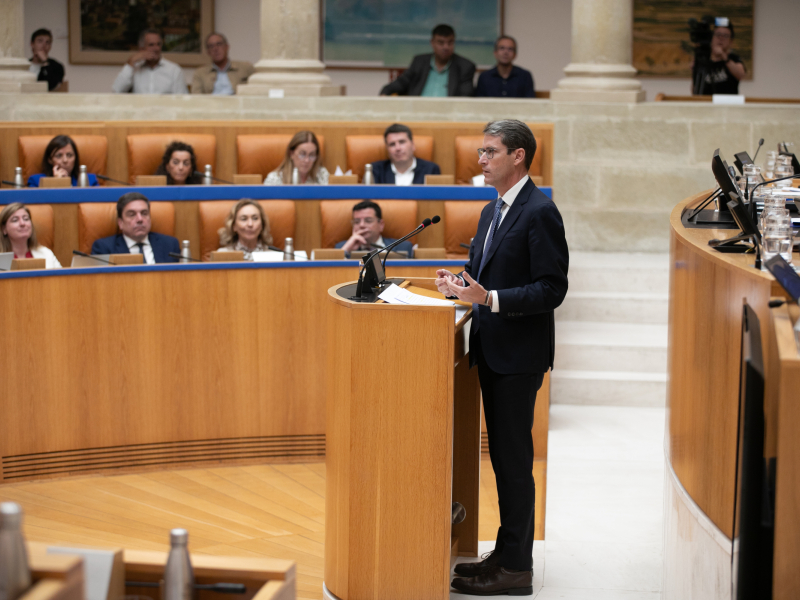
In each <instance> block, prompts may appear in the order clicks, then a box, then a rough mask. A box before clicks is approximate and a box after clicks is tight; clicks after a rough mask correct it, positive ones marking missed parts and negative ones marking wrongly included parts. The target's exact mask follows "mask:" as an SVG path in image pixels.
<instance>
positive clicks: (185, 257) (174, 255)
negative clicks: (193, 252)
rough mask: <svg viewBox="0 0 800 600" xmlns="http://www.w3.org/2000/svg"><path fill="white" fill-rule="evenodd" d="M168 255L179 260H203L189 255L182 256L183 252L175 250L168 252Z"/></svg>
mask: <svg viewBox="0 0 800 600" xmlns="http://www.w3.org/2000/svg"><path fill="white" fill-rule="evenodd" d="M169 255H170V256H171V257H172V258H180V259H181V260H190V261H192V262H203V261H202V260H200V259H199V258H192V257H191V256H184V255H183V254H178V253H177V252H170V253H169Z"/></svg>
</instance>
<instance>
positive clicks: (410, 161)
mask: <svg viewBox="0 0 800 600" xmlns="http://www.w3.org/2000/svg"><path fill="white" fill-rule="evenodd" d="M383 141H384V142H385V143H386V153H387V154H388V155H389V158H387V159H386V160H379V161H378V162H374V163H372V174H373V175H374V176H375V183H390V184H394V185H411V184H423V183H425V175H439V174H441V172H442V171H441V170H440V169H439V165H437V164H436V163H434V162H431V161H429V160H423V159H421V158H417V157H416V156H414V152H416V148H415V147H414V136H413V134H412V133H411V129H409V128H408V127H406V126H405V125H400V124H399V123H395V124H394V125H389V127H387V128H386V131H384V132H383Z"/></svg>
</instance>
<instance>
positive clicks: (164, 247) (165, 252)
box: [92, 231, 181, 263]
mask: <svg viewBox="0 0 800 600" xmlns="http://www.w3.org/2000/svg"><path fill="white" fill-rule="evenodd" d="M149 239H150V245H151V246H152V247H153V256H154V257H155V259H156V262H157V263H171V262H178V259H177V258H172V257H171V256H170V255H169V253H170V252H175V253H177V254H180V252H181V247H180V244H178V240H176V239H175V238H174V237H172V236H171V235H163V234H161V233H155V232H152V231H151V232H150V235H149ZM92 254H130V250H128V245H127V244H126V243H125V238H123V237H122V234H121V233H118V234H117V235H110V236H108V237H105V238H100V239H99V240H95V242H94V244H92Z"/></svg>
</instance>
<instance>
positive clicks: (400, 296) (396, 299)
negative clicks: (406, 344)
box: [378, 284, 469, 323]
mask: <svg viewBox="0 0 800 600" xmlns="http://www.w3.org/2000/svg"><path fill="white" fill-rule="evenodd" d="M378 298H380V299H381V300H383V301H384V302H386V303H387V304H405V305H406V306H455V307H456V323H458V322H459V320H461V317H463V316H464V315H465V314H467V311H468V310H469V307H468V306H462V305H460V304H459V305H456V303H455V302H453V301H452V300H443V299H441V298H430V297H428V296H421V295H420V294H415V293H413V292H409V291H408V290H406V289H403V288H401V287H398V286H397V285H395V284H392V285H390V286H389V287H388V288H386V289H385V290H383V291H382V292H381V293H380V294H379V295H378Z"/></svg>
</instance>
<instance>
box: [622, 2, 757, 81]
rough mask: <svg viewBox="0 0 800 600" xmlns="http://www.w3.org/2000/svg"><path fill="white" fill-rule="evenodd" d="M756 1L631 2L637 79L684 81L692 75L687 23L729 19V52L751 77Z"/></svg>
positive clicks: (634, 63) (691, 53)
mask: <svg viewBox="0 0 800 600" xmlns="http://www.w3.org/2000/svg"><path fill="white" fill-rule="evenodd" d="M754 1H755V0H704V1H702V2H699V1H675V0H634V3H633V66H634V67H636V68H637V69H638V70H639V75H644V76H650V77H686V78H690V77H691V75H692V71H691V69H692V60H693V58H694V47H693V45H692V43H691V42H690V39H689V19H692V18H694V19H698V20H700V19H702V18H703V17H704V16H706V15H708V16H711V17H728V18H729V19H730V21H731V23H732V24H733V29H734V33H735V37H734V39H733V47H732V49H731V51H732V52H735V53H737V54H738V55H739V56H740V57H741V58H742V62H743V63H744V65H745V67H746V68H747V79H751V78H752V76H753V3H754Z"/></svg>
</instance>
